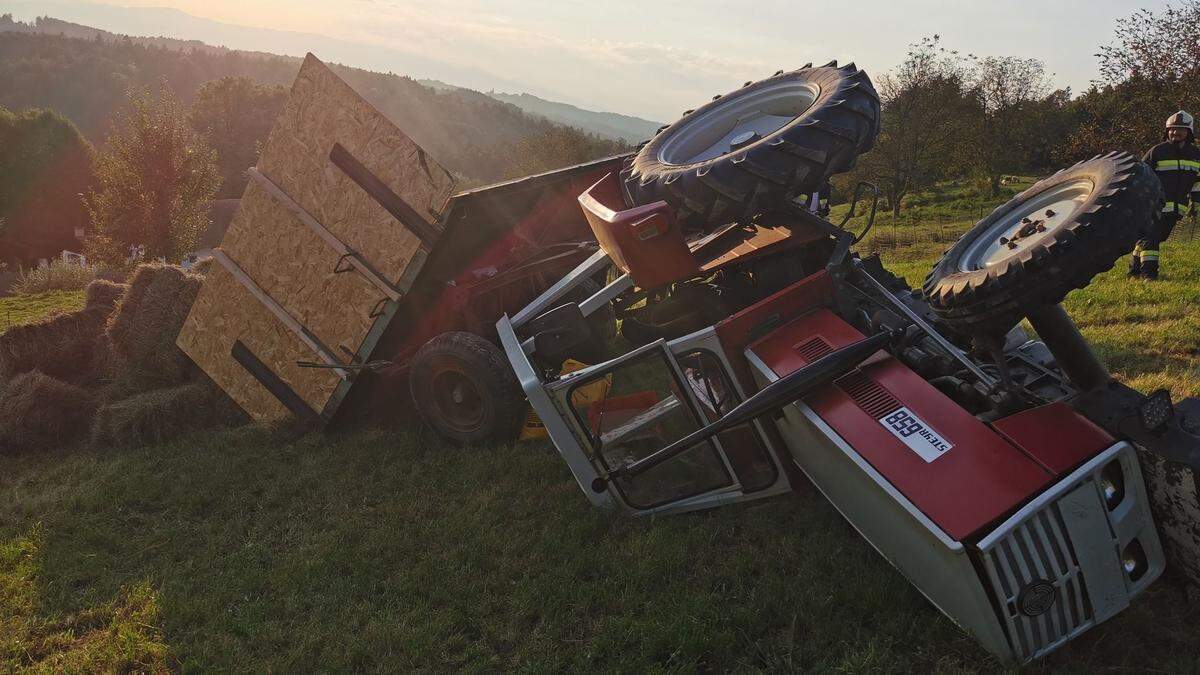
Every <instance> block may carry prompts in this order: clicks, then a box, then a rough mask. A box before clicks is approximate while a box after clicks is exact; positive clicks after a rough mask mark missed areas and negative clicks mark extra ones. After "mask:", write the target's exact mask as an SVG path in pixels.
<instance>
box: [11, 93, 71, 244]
mask: <svg viewBox="0 0 1200 675" xmlns="http://www.w3.org/2000/svg"><path fill="white" fill-rule="evenodd" d="M0 149H2V150H0V260H8V261H11V262H15V263H18V264H31V263H33V262H34V261H36V260H37V259H39V258H52V257H55V256H57V255H58V254H59V252H61V251H62V250H63V249H71V250H76V249H77V248H78V246H79V240H78V239H77V238H76V236H75V232H76V229H81V228H83V227H84V226H85V224H86V223H87V212H86V211H85V209H84V206H83V201H82V200H81V199H80V194H81V193H83V192H85V191H87V190H88V188H89V186H90V185H91V182H92V146H91V145H90V144H89V143H88V142H87V141H86V140H84V139H83V136H81V135H80V134H79V130H78V129H76V128H75V125H74V124H72V123H71V122H70V121H68V120H66V119H64V118H63V117H61V116H60V115H57V114H55V113H53V112H50V111H48V110H25V111H23V112H20V113H13V112H9V111H8V110H5V109H4V108H0Z"/></svg>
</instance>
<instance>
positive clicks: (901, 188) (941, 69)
mask: <svg viewBox="0 0 1200 675" xmlns="http://www.w3.org/2000/svg"><path fill="white" fill-rule="evenodd" d="M878 88H879V96H880V99H881V101H882V103H883V124H882V127H883V129H882V131H880V134H879V138H878V140H877V141H876V144H875V149H874V150H872V151H871V152H870V153H868V154H866V155H864V156H863V158H862V159H861V163H860V168H859V170H858V172H857V174H858V176H861V177H863V178H866V179H868V180H871V181H873V182H875V183H877V184H879V186H880V187H881V188H882V189H883V191H884V194H885V195H886V197H887V200H888V204H889V205H890V206H891V209H892V215H893V217H899V215H900V205H901V203H902V202H903V200H904V197H905V196H906V195H907V194H909V193H910V192H913V191H915V190H920V189H922V188H925V187H928V186H929V185H931V184H933V182H935V181H937V180H939V179H941V178H944V177H946V176H949V175H951V174H953V173H955V172H956V171H959V170H960V169H961V167H963V166H964V165H965V163H966V162H967V161H968V158H966V157H964V156H963V153H962V149H963V146H964V143H963V141H964V139H967V138H969V137H970V135H971V133H972V132H973V130H975V129H977V128H978V121H977V120H978V119H979V117H980V115H981V114H982V109H981V105H980V103H979V101H978V98H977V97H976V96H975V95H974V94H973V93H972V92H971V91H970V90H969V88H968V85H967V72H966V69H965V67H964V59H963V58H962V57H960V56H959V55H958V54H957V53H956V52H950V51H947V50H946V49H945V48H944V47H942V46H941V43H940V37H939V36H937V35H935V36H933V37H931V38H925V39H923V40H921V41H920V42H918V43H916V44H914V45H912V46H911V47H910V48H909V51H908V56H907V58H906V59H905V60H904V63H902V64H901V65H900V66H899V68H898V69H897V70H896V72H895V73H894V74H887V75H884V76H883V77H882V78H880V80H879V87H878Z"/></svg>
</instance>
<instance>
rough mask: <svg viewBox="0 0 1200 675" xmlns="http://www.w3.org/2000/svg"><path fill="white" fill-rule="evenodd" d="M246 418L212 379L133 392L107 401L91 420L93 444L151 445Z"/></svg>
mask: <svg viewBox="0 0 1200 675" xmlns="http://www.w3.org/2000/svg"><path fill="white" fill-rule="evenodd" d="M248 421H249V418H247V417H246V414H245V413H244V412H242V410H241V408H239V407H238V406H237V405H236V404H235V403H234V402H233V401H232V400H231V399H230V398H229V397H228V396H226V395H225V393H224V392H223V391H221V390H220V389H218V388H217V386H216V385H215V384H213V383H212V381H211V380H208V379H207V378H204V379H202V380H199V381H197V382H192V383H190V384H185V385H182V386H178V387H172V388H170V389H159V390H155V391H148V392H144V393H141V394H136V395H134V396H131V397H129V398H127V399H124V400H121V401H116V402H112V403H107V404H105V405H103V406H101V407H100V409H99V410H98V411H97V412H96V416H95V419H94V420H93V422H92V444H93V445H102V446H108V445H121V446H125V447H132V446H139V445H150V444H153V443H161V442H163V441H168V440H171V439H174V438H178V437H180V436H182V435H184V434H187V433H193V432H196V431H201V430H206V429H217V428H224V427H233V426H239V425H241V424H245V423H246V422H248Z"/></svg>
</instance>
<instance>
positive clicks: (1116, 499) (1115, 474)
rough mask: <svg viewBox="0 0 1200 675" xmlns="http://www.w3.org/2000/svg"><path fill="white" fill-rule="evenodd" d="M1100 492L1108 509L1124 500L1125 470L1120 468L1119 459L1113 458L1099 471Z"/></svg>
mask: <svg viewBox="0 0 1200 675" xmlns="http://www.w3.org/2000/svg"><path fill="white" fill-rule="evenodd" d="M1100 493H1101V494H1102V495H1103V496H1104V505H1105V506H1107V507H1108V510H1109V511H1112V510H1114V509H1116V508H1117V507H1118V506H1120V505H1121V502H1123V501H1125V471H1124V470H1122V469H1121V460H1119V459H1114V460H1113V461H1111V462H1109V463H1108V466H1105V467H1104V469H1103V470H1102V471H1101V472H1100Z"/></svg>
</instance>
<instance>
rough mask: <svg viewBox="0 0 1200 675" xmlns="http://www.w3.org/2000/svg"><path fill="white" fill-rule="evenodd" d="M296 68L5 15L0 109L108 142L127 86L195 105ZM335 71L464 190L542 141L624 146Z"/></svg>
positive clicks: (458, 94) (292, 62)
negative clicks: (244, 82)
mask: <svg viewBox="0 0 1200 675" xmlns="http://www.w3.org/2000/svg"><path fill="white" fill-rule="evenodd" d="M58 33H62V34H61V35H60V34H58ZM68 35H81V36H88V35H90V36H91V37H90V38H86V37H68ZM318 56H320V55H319V54H318ZM299 66H300V59H297V58H292V57H283V56H273V55H269V54H261V53H252V52H240V51H232V50H227V49H224V48H219V47H212V46H207V45H201V44H199V43H195V42H188V41H182V40H170V39H166V38H128V37H123V36H116V35H113V34H110V33H105V32H103V31H97V30H95V29H91V28H87V27H85V26H77V25H74V24H68V23H66V22H58V21H55V20H53V19H41V20H39V21H38V23H37V24H36V26H30V25H28V24H21V23H14V22H13V21H12V19H11V17H7V16H5V17H0V106H2V107H5V108H8V109H10V110H21V109H25V108H43V109H49V110H53V111H55V112H57V113H59V114H61V115H62V116H64V117H66V118H67V119H69V120H71V121H72V122H74V124H75V125H76V126H77V127H78V128H79V129H80V131H81V132H82V133H83V134H84V136H85V137H87V138H88V139H89V140H91V141H92V142H93V143H97V144H99V143H102V142H103V139H104V136H105V133H106V132H107V131H108V129H109V126H110V124H111V121H112V119H113V115H114V113H116V112H117V111H118V110H119V109H120V107H121V106H122V105H123V104H124V102H125V101H126V100H127V99H126V93H127V92H128V91H129V90H130V89H157V88H158V86H159V85H160V83H162V82H163V81H165V82H166V83H167V86H169V87H170V88H171V89H172V90H173V91H174V93H175V95H176V96H177V97H178V98H179V100H180V101H181V102H182V103H183V104H185V105H190V104H191V103H192V101H193V99H194V98H195V96H196V92H197V90H199V89H200V87H201V86H202V85H204V84H205V83H206V82H210V81H212V80H217V79H220V78H222V77H229V76H234V77H247V78H250V79H251V80H253V81H254V82H256V83H259V84H264V85H288V86H290V84H291V82H292V80H293V78H294V77H295V74H296V72H297V70H298V69H299ZM334 69H335V70H336V71H337V72H338V74H339V75H340V76H342V77H343V78H345V79H346V81H347V82H349V83H350V85H351V86H353V87H354V88H355V89H356V90H357V91H358V92H359V93H361V94H362V95H363V96H364V97H366V98H367V99H368V100H369V101H371V102H372V103H373V104H374V105H375V106H376V107H378V108H379V109H380V110H381V111H382V112H383V113H384V114H386V115H387V116H388V117H390V118H391V119H392V120H394V121H395V122H396V123H397V124H398V125H399V126H400V127H401V128H402V129H403V130H404V131H405V132H406V133H408V134H409V135H410V136H411V137H412V138H413V139H414V140H416V141H417V142H418V143H420V144H421V145H422V146H424V147H425V148H426V149H427V150H428V151H429V152H430V153H431V154H432V155H433V156H434V157H436V158H437V160H438V161H439V162H440V163H442V164H443V165H444V166H446V167H447V168H448V169H450V170H451V171H453V172H455V173H456V174H457V175H459V176H460V178H461V179H462V182H463V183H464V184H478V183H484V182H489V181H495V180H501V179H505V178H511V177H514V176H516V175H518V174H520V173H522V172H524V171H526V170H527V169H528V168H529V166H530V164H529V161H528V158H525V159H522V158H519V157H516V156H515V154H516V153H517V152H520V150H521V148H528V147H531V146H535V147H536V146H538V145H539V144H538V141H537V139H538V138H539V137H542V136H545V137H547V138H552V139H553V143H552V147H553V149H554V153H553V155H552V156H543V157H541V158H539V162H540V164H543V165H544V166H539V167H538V168H542V169H545V168H553V167H555V166H563V165H567V164H571V163H575V162H579V161H584V160H586V159H589V158H593V157H598V156H603V155H606V154H612V153H615V152H617V151H619V150H620V149H621V144H619V143H617V142H614V141H609V140H604V139H600V138H598V137H596V136H592V135H589V134H585V133H583V132H581V131H578V130H576V129H570V128H563V127H560V126H559V125H556V124H554V123H552V122H550V121H548V120H545V119H543V118H541V117H537V116H532V115H528V114H525V113H524V112H522V111H521V110H520V109H518V108H517V107H515V106H512V105H509V104H506V103H503V102H500V101H496V100H494V99H492V98H491V97H489V96H487V95H485V94H482V93H479V92H474V91H470V90H464V89H454V90H449V91H438V90H435V89H433V88H431V87H428V86H425V85H422V84H420V83H418V82H416V81H415V80H413V79H411V78H408V77H403V76H399V75H394V74H381V73H373V72H369V71H365V70H360V69H357V68H348V67H343V66H336V65H335V66H334ZM564 141H565V142H564Z"/></svg>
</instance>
